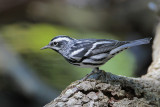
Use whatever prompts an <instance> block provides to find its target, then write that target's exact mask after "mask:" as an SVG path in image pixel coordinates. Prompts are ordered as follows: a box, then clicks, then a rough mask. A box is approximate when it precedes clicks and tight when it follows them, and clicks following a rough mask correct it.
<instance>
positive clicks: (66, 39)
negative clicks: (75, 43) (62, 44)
mask: <svg viewBox="0 0 160 107" xmlns="http://www.w3.org/2000/svg"><path fill="white" fill-rule="evenodd" d="M63 40H65V41H68V42H69V41H71V39H69V38H66V37H63V38H57V39H55V40H53V41H56V42H59V41H63Z"/></svg>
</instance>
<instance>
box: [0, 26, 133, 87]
mask: <svg viewBox="0 0 160 107" xmlns="http://www.w3.org/2000/svg"><path fill="white" fill-rule="evenodd" d="M0 31H1V34H2V36H3V38H4V39H5V40H6V42H7V43H8V44H9V45H10V46H11V47H12V48H13V49H14V50H16V51H17V52H18V53H19V54H20V55H21V57H22V58H23V59H24V60H25V61H26V62H27V63H28V64H29V66H31V67H32V68H33V69H34V70H35V71H36V73H37V74H38V75H39V76H40V77H41V78H42V79H43V80H44V81H46V82H47V83H48V84H50V85H52V86H55V87H56V88H58V89H64V88H65V87H66V85H68V84H70V83H71V82H73V81H74V80H76V79H80V78H82V77H84V76H85V75H86V74H87V73H89V72H91V69H89V68H80V67H76V66H73V65H71V64H69V63H68V62H66V61H65V60H64V59H63V57H62V56H61V55H59V54H58V53H56V52H54V51H52V50H49V49H48V50H43V51H42V50H40V48H41V47H43V46H45V45H47V44H48V43H49V41H50V40H51V39H52V38H53V37H55V36H57V35H68V36H70V37H74V38H77V39H78V38H101V39H118V40H120V38H116V37H115V36H113V35H110V34H106V33H94V32H93V31H92V33H91V32H85V33H84V32H80V31H76V30H73V29H68V28H65V27H61V26H56V25H54V26H53V25H50V24H45V23H41V24H30V23H19V24H9V25H5V26H3V27H1V28H0ZM100 69H103V70H105V71H107V72H112V73H113V74H118V75H125V76H131V75H132V74H133V71H134V69H135V60H134V56H133V55H132V54H131V53H130V52H129V51H124V52H122V53H121V54H118V55H116V56H115V57H114V58H112V60H110V61H109V62H108V63H106V64H105V65H103V66H102V67H101V68H100Z"/></svg>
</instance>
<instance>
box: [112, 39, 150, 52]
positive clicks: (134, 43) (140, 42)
mask: <svg viewBox="0 0 160 107" xmlns="http://www.w3.org/2000/svg"><path fill="white" fill-rule="evenodd" d="M151 39H152V38H144V39H138V40H134V41H127V42H126V44H124V45H121V46H119V47H117V48H115V49H113V50H112V51H111V52H110V54H114V53H117V52H120V51H122V50H125V49H127V48H130V47H133V46H138V45H143V44H149V43H150V41H151Z"/></svg>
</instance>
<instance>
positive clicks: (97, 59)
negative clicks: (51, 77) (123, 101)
mask: <svg viewBox="0 0 160 107" xmlns="http://www.w3.org/2000/svg"><path fill="white" fill-rule="evenodd" d="M151 39H152V38H144V39H138V40H133V41H118V40H112V39H75V38H71V37H69V36H66V35H59V36H56V37H54V38H53V39H51V41H50V42H49V44H48V45H46V46H44V47H42V48H41V49H42V50H43V49H47V48H49V49H52V50H54V51H56V52H58V53H59V54H61V55H62V56H63V57H64V58H65V59H66V60H67V61H68V62H69V63H70V64H72V65H76V66H79V67H84V68H91V69H93V70H92V72H91V73H90V74H88V75H87V77H86V78H85V79H87V78H88V77H89V76H90V75H92V74H93V73H95V72H98V71H99V67H100V66H102V65H104V64H105V63H106V62H107V61H109V60H110V59H111V58H113V57H114V56H115V55H117V54H118V53H120V52H122V51H123V50H126V49H128V48H131V47H134V46H138V45H143V44H149V43H150V40H151Z"/></svg>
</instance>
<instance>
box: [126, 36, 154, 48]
mask: <svg viewBox="0 0 160 107" xmlns="http://www.w3.org/2000/svg"><path fill="white" fill-rule="evenodd" d="M151 39H152V38H144V39H138V40H134V41H130V42H129V43H128V47H133V46H137V45H143V44H149V43H150V41H151Z"/></svg>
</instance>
